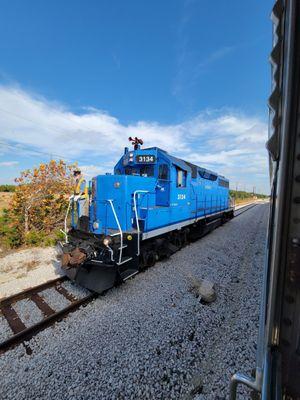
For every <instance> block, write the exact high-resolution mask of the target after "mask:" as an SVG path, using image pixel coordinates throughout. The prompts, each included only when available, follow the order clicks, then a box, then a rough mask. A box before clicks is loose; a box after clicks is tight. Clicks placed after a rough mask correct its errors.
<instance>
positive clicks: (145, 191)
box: [133, 190, 149, 256]
mask: <svg viewBox="0 0 300 400" xmlns="http://www.w3.org/2000/svg"><path fill="white" fill-rule="evenodd" d="M137 193H149V190H135V191H134V192H133V208H134V213H135V220H136V227H137V232H138V240H137V256H139V255H140V224H139V218H138V213H137V205H136V195H137Z"/></svg>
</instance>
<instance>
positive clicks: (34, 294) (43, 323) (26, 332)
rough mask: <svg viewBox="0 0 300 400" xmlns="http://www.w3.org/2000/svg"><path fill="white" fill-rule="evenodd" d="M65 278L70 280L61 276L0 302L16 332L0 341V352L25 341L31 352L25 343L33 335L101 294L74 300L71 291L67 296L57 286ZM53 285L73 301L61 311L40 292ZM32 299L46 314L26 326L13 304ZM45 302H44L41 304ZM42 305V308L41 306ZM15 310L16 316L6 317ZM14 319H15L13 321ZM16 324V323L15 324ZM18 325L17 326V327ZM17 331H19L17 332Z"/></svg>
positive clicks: (27, 350) (9, 323)
mask: <svg viewBox="0 0 300 400" xmlns="http://www.w3.org/2000/svg"><path fill="white" fill-rule="evenodd" d="M65 280H68V278H67V277H60V278H57V279H54V280H52V281H49V282H46V283H43V284H41V285H38V286H35V287H32V288H29V289H27V290H24V291H23V292H20V293H17V294H15V295H12V296H10V297H7V298H5V299H3V300H2V301H1V302H0V311H1V313H2V315H3V317H4V318H5V319H6V321H7V323H8V325H9V326H10V329H11V330H12V332H13V333H14V334H13V335H12V336H10V337H9V338H8V339H6V340H4V341H2V342H0V354H2V353H4V352H5V351H7V350H9V349H11V348H13V347H15V346H16V345H18V344H21V343H23V344H24V346H25V348H26V352H27V354H31V353H32V350H31V349H30V347H29V346H28V344H26V343H24V342H27V341H29V340H30V339H31V338H32V337H34V336H35V335H36V334H37V333H39V332H41V331H42V330H44V329H45V328H47V327H48V326H50V325H52V324H53V323H55V322H56V321H58V320H60V319H62V318H63V317H65V316H67V315H68V314H69V313H71V312H73V311H75V310H77V309H78V308H79V307H80V306H84V305H86V304H88V303H89V302H90V301H92V300H93V299H95V298H97V297H98V296H99V294H98V293H89V294H88V295H87V296H85V297H83V298H81V299H78V300H74V299H75V297H74V299H72V295H71V293H68V292H67V291H66V292H67V293H68V294H69V296H66V293H65V291H64V290H60V289H62V288H60V287H57V284H58V283H60V282H64V281H65ZM51 287H53V288H54V289H58V290H57V291H58V293H61V294H62V295H63V296H64V297H66V298H67V299H68V300H69V301H71V304H69V305H68V306H67V307H64V308H63V309H61V310H59V311H54V310H52V309H51V307H50V306H49V305H48V304H47V303H46V302H44V300H43V299H42V298H40V297H39V295H38V294H39V293H42V292H43V290H45V289H47V288H51ZM27 298H28V299H29V300H30V299H32V300H33V301H34V300H39V301H40V304H37V306H38V307H39V308H40V309H41V310H42V308H43V310H42V311H43V312H44V315H45V318H43V319H42V320H40V321H39V322H37V323H36V324H34V325H31V326H30V327H28V328H27V327H26V326H25V325H24V323H23V322H22V321H21V319H20V318H19V316H18V315H17V313H16V312H15V311H14V309H13V308H12V305H13V304H14V303H16V302H18V301H20V300H23V299H27ZM41 302H43V304H41ZM41 306H42V308H41ZM11 311H12V312H13V314H15V316H12V317H11V318H10V319H8V318H6V315H7V313H10V312H11ZM12 320H13V321H12ZM13 324H14V325H13ZM16 326H17V328H16ZM16 331H17V332H16Z"/></svg>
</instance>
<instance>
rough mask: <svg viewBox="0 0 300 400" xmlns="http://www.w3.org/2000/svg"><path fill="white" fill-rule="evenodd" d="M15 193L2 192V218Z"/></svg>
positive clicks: (0, 199) (0, 212) (0, 210)
mask: <svg viewBox="0 0 300 400" xmlns="http://www.w3.org/2000/svg"><path fill="white" fill-rule="evenodd" d="M12 196H13V193H11V192H0V216H1V215H2V213H3V209H4V208H8V206H9V203H10V202H11V200H12Z"/></svg>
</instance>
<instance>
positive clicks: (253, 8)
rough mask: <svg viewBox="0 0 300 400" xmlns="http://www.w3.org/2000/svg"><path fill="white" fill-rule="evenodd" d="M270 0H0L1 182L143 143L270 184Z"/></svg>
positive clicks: (93, 167)
mask: <svg viewBox="0 0 300 400" xmlns="http://www.w3.org/2000/svg"><path fill="white" fill-rule="evenodd" d="M271 8H272V1H271V0H265V1H261V0H243V1H240V0H226V1H225V0H223V1H221V0H210V1H207V0H164V1H161V0H152V1H141V0H128V1H121V0H119V1H117V0H109V1H108V0H85V1H83V0H65V1H58V0H51V1H49V2H46V1H40V0H30V1H29V0H2V2H1V14H0V171H1V173H0V184H3V183H12V182H13V181H14V178H15V177H17V176H18V175H19V174H20V171H22V170H24V169H27V168H33V167H35V166H38V165H39V163H41V162H44V161H49V160H50V159H51V158H54V159H59V158H62V159H64V160H66V162H69V163H72V162H74V161H77V162H78V163H79V165H80V166H81V168H82V170H83V172H84V173H85V174H86V176H87V177H88V178H91V177H92V176H94V175H97V174H99V173H104V172H111V171H112V169H113V166H114V164H115V163H116V162H117V161H118V159H119V158H120V156H121V155H122V152H123V148H124V147H125V146H127V145H128V144H129V143H128V137H129V136H138V137H140V138H142V139H143V140H144V142H145V147H150V146H159V147H162V148H163V149H165V150H167V151H168V152H170V153H171V154H173V155H175V156H177V157H181V158H184V159H186V160H187V161H190V162H194V163H196V164H198V165H200V166H203V167H206V168H209V169H212V170H214V171H216V172H218V173H220V174H222V175H225V176H226V177H228V178H229V179H230V186H231V188H234V189H235V188H236V187H237V188H238V189H240V190H244V189H246V190H248V191H252V190H253V187H255V188H256V191H257V192H260V193H269V177H268V158H267V152H266V150H265V142H266V140H267V132H268V109H267V99H268V96H269V94H270V66H269V61H268V58H269V53H270V49H271V43H272V29H271V21H270V12H271Z"/></svg>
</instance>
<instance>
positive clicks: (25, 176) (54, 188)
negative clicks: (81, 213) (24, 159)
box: [0, 160, 76, 249]
mask: <svg viewBox="0 0 300 400" xmlns="http://www.w3.org/2000/svg"><path fill="white" fill-rule="evenodd" d="M75 166H76V165H75V164H72V165H66V164H65V163H64V162H63V161H55V160H51V161H50V162H49V163H44V164H40V165H39V167H37V168H34V169H32V170H26V171H23V172H22V173H21V175H20V177H18V178H16V179H15V182H16V186H13V185H2V186H0V188H2V190H5V192H2V193H1V194H0V247H1V248H2V249H9V248H17V247H20V246H22V245H29V246H39V245H52V244H54V243H55V242H56V241H57V240H58V239H62V234H61V232H60V228H61V227H62V226H63V221H64V217H65V213H66V209H67V206H68V197H69V196H70V194H71V193H72V191H73V187H74V182H73V177H72V176H73V174H72V172H73V170H74V167H75Z"/></svg>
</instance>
